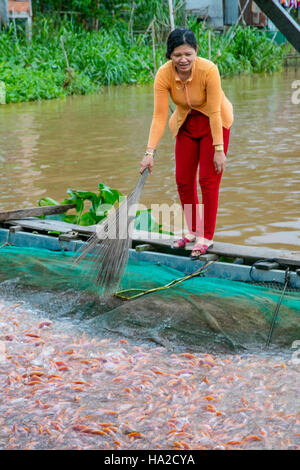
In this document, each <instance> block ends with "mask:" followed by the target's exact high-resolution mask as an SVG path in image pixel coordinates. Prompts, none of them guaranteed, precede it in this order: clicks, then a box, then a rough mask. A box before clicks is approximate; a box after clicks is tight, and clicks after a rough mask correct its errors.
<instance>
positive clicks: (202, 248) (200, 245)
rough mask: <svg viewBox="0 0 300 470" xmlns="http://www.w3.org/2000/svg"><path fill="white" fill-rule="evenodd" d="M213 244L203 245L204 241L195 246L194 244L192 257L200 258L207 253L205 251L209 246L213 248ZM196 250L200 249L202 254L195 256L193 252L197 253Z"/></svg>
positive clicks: (193, 258) (194, 258)
mask: <svg viewBox="0 0 300 470" xmlns="http://www.w3.org/2000/svg"><path fill="white" fill-rule="evenodd" d="M212 246H213V243H212V244H211V245H209V246H208V245H203V244H202V243H200V242H199V243H196V244H195V245H194V246H193V249H192V253H191V256H190V258H191V259H192V260H193V261H195V260H196V259H199V258H200V256H202V255H205V253H206V252H207V250H208V248H211V247H212ZM195 251H200V255H195V256H193V253H195Z"/></svg>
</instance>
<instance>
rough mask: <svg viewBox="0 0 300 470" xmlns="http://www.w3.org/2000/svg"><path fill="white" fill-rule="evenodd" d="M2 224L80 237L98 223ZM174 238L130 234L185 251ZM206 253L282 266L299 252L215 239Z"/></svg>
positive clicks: (297, 260)
mask: <svg viewBox="0 0 300 470" xmlns="http://www.w3.org/2000/svg"><path fill="white" fill-rule="evenodd" d="M5 225H19V226H21V227H22V228H24V229H27V230H31V231H33V230H34V231H37V232H42V233H44V232H46V233H48V232H51V231H56V232H57V231H58V232H61V233H64V234H66V233H70V232H77V233H78V236H79V237H80V236H81V237H82V238H85V239H86V238H87V237H89V236H91V235H92V234H93V233H95V231H96V227H97V225H90V226H88V227H84V226H81V225H75V224H68V223H65V222H59V221H56V220H42V219H36V218H26V219H14V220H8V221H7V222H5ZM173 241H174V237H170V236H169V235H166V234H159V233H150V232H143V231H140V230H134V233H133V244H134V246H136V245H138V244H142V243H147V244H150V245H152V247H153V248H154V249H155V250H157V251H163V252H168V253H170V252H173V253H174V254H175V253H176V254H184V251H185V250H176V252H175V251H173V250H172V248H171V247H172V243H173ZM192 246H193V244H190V245H189V246H187V247H186V250H188V251H189V250H191V248H192ZM208 253H213V254H216V255H218V256H224V257H230V258H231V257H232V258H243V259H245V260H250V261H253V262H254V261H255V260H258V259H276V260H277V261H278V262H279V263H282V264H285V265H289V266H294V267H299V266H300V251H289V250H275V249H272V248H268V247H260V246H259V247H257V246H244V245H235V244H231V243H221V242H215V243H214V245H213V247H212V248H210V249H209V250H208Z"/></svg>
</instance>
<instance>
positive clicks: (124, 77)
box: [0, 16, 285, 103]
mask: <svg viewBox="0 0 300 470" xmlns="http://www.w3.org/2000/svg"><path fill="white" fill-rule="evenodd" d="M189 27H190V28H191V29H192V30H193V31H194V32H195V34H196V36H197V39H198V42H199V46H200V48H199V55H200V56H202V57H205V58H208V54H209V52H208V51H209V47H208V35H209V32H208V30H204V29H203V28H202V26H201V25H198V24H197V23H196V22H193V21H190V23H189ZM61 36H62V37H63V40H64V47H65V50H66V54H67V58H68V61H69V66H70V68H71V69H72V72H71V73H67V71H66V69H67V65H66V61H65V57H64V54H63V50H62V47H61V42H60V37H61ZM155 46H156V63H155V65H154V62H153V49H152V40H151V34H143V33H140V34H133V35H132V34H131V32H130V31H129V29H128V27H127V25H126V24H124V23H122V22H120V23H118V24H115V25H113V26H112V27H110V28H107V29H105V28H101V29H100V30H99V31H94V30H92V31H88V30H86V29H83V28H82V27H81V26H79V25H75V24H74V23H72V22H70V21H60V23H59V24H57V22H54V21H53V20H52V19H49V18H48V17H42V16H40V17H37V18H36V19H35V21H34V25H33V39H32V42H31V43H27V42H26V39H25V36H24V33H23V31H20V30H19V31H15V30H14V27H13V26H11V29H10V30H9V31H4V30H2V32H1V34H0V80H2V81H3V82H5V85H6V102H7V103H10V102H20V101H31V100H39V99H52V98H57V97H60V96H66V95H70V94H86V93H91V92H95V91H97V90H99V89H100V88H101V86H104V85H119V84H125V83H127V84H132V83H147V82H150V81H152V80H153V76H154V73H155V69H157V68H158V67H159V66H160V65H161V64H163V63H164V62H165V60H166V59H165V44H164V42H161V41H160V42H159V38H158V37H157V38H156V44H155ZM284 51H285V48H284V47H283V46H278V45H276V44H274V43H271V41H270V39H269V38H268V37H267V36H266V34H265V33H262V32H260V31H258V30H255V29H253V28H243V27H240V26H239V27H237V28H236V29H235V30H229V31H228V32H227V33H226V34H221V35H220V34H216V33H215V32H213V31H212V32H211V60H213V61H214V62H215V63H217V64H218V67H219V70H220V73H221V75H222V76H224V75H229V74H237V73H259V72H273V71H276V70H279V69H280V68H281V67H282V64H283V58H284Z"/></svg>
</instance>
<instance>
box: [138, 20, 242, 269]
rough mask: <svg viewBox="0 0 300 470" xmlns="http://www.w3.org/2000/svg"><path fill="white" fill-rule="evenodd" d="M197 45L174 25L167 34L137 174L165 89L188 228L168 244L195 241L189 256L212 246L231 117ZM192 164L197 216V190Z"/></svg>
mask: <svg viewBox="0 0 300 470" xmlns="http://www.w3.org/2000/svg"><path fill="white" fill-rule="evenodd" d="M198 49H199V46H198V44H197V41H196V38H195V36H194V34H193V32H192V31H190V30H188V29H184V28H177V29H175V30H174V31H172V32H171V34H170V35H169V37H168V40H167V52H166V57H167V59H169V61H168V62H167V63H166V64H164V65H163V66H161V67H160V69H159V70H158V72H157V75H156V77H155V83H154V113H153V119H152V124H151V128H150V135H149V140H148V147H147V150H146V153H145V155H144V158H143V160H142V162H141V169H140V173H143V171H144V170H145V169H146V168H149V170H150V172H151V171H152V168H153V161H154V160H153V158H154V154H155V151H156V147H157V145H158V143H159V141H160V139H161V137H162V135H163V132H164V128H165V125H166V121H167V117H168V109H169V94H170V96H171V98H172V100H173V102H174V103H175V104H176V110H175V112H174V113H173V115H172V116H171V119H170V122H169V125H170V129H171V131H172V133H173V135H174V137H176V147H175V159H176V183H177V189H178V193H179V197H180V201H181V205H182V208H183V211H184V215H185V219H186V223H187V226H188V231H189V232H188V234H186V235H185V236H184V237H183V238H181V239H180V240H177V241H176V242H175V243H174V248H183V247H184V246H185V245H186V243H189V242H194V241H195V242H196V243H195V245H194V247H193V250H192V254H191V258H192V259H193V260H195V259H198V258H199V256H200V255H202V254H204V253H205V252H206V250H207V249H208V248H209V247H211V246H212V245H213V235H214V230H215V224H216V215H217V208H218V196H219V185H220V182H221V177H222V173H223V171H224V170H225V167H226V154H227V149H228V143H229V133H230V127H231V125H232V122H233V110H232V105H231V103H230V102H229V101H228V99H227V98H226V96H225V94H224V92H223V90H222V87H221V80H220V75H219V71H218V68H217V66H216V65H215V64H213V62H211V61H210V60H207V59H203V58H200V57H197V53H198ZM198 168H200V171H199V183H200V187H201V192H202V214H203V212H204V215H203V216H200V210H199V202H198V195H197V172H198Z"/></svg>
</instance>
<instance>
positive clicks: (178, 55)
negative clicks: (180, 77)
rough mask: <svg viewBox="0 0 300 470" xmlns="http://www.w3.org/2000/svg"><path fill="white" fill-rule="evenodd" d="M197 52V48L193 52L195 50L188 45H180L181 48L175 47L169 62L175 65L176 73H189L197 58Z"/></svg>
mask: <svg viewBox="0 0 300 470" xmlns="http://www.w3.org/2000/svg"><path fill="white" fill-rule="evenodd" d="M197 52H198V47H197V50H196V51H195V49H194V48H193V47H192V46H189V45H188V44H182V46H178V47H176V48H175V49H174V50H173V52H172V54H171V60H172V62H173V64H174V65H175V67H176V69H177V72H179V73H180V72H181V73H184V74H186V73H187V72H190V71H191V70H192V67H193V63H194V60H195V58H196V56H197Z"/></svg>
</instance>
